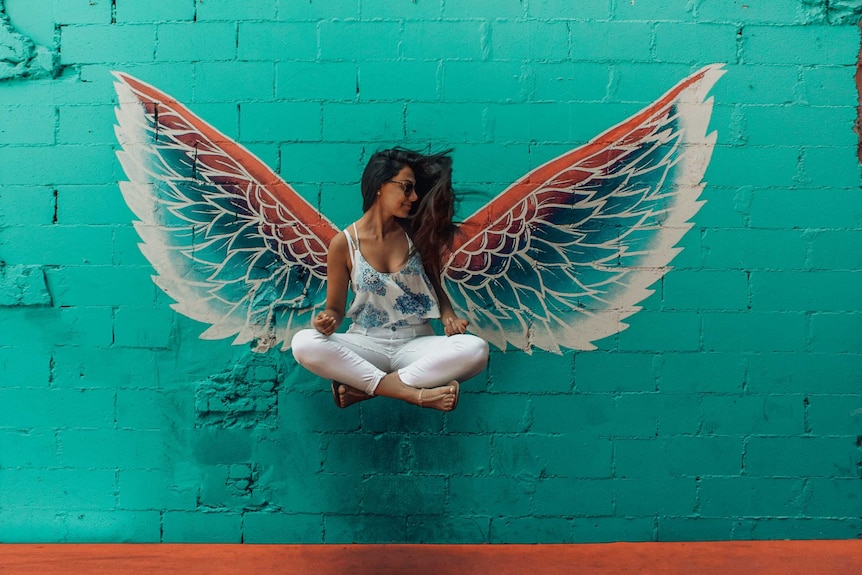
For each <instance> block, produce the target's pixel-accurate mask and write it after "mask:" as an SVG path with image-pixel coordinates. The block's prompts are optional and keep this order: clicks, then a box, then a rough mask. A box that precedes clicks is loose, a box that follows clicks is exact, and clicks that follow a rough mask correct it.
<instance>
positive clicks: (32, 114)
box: [0, 106, 57, 145]
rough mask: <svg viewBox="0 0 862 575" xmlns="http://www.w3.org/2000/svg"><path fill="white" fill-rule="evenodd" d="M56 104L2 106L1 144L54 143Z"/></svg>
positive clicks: (0, 108) (0, 120)
mask: <svg viewBox="0 0 862 575" xmlns="http://www.w3.org/2000/svg"><path fill="white" fill-rule="evenodd" d="M56 122H57V112H56V109H55V108H54V106H2V107H0V144H3V145H5V144H24V145H29V144H53V143H54V130H55V126H56Z"/></svg>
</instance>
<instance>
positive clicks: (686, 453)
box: [614, 436, 742, 479]
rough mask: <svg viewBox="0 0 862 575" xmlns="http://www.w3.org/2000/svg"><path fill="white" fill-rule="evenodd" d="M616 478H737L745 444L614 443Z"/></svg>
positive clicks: (714, 440) (728, 440)
mask: <svg viewBox="0 0 862 575" xmlns="http://www.w3.org/2000/svg"><path fill="white" fill-rule="evenodd" d="M614 464H615V477H618V478H621V479H638V478H653V479H658V478H662V477H679V476H686V477H692V476H695V477H697V476H702V475H737V474H739V472H740V470H741V467H742V440H741V439H740V438H733V437H684V436H677V437H671V438H668V439H651V440H644V439H614Z"/></svg>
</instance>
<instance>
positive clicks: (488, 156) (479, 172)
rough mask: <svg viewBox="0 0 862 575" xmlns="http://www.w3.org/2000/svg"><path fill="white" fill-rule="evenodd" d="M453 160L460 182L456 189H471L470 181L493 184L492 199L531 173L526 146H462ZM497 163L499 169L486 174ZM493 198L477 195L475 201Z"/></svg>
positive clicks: (528, 151)
mask: <svg viewBox="0 0 862 575" xmlns="http://www.w3.org/2000/svg"><path fill="white" fill-rule="evenodd" d="M551 157H553V156H551ZM543 158H544V157H543ZM548 159H550V158H548ZM456 160H457V162H458V164H457V167H456V168H455V173H456V174H457V177H458V180H459V181H460V182H461V183H459V189H464V188H466V189H471V188H470V187H468V186H472V183H473V182H485V183H493V184H495V186H494V187H493V188H494V189H493V196H496V195H497V194H499V193H500V192H502V191H503V190H504V189H505V188H507V187H509V186H510V185H511V184H512V183H513V182H515V181H516V180H517V179H519V178H520V177H522V176H523V175H525V174H526V173H527V172H529V171H530V161H531V158H530V148H529V146H528V145H526V144H493V145H490V144H462V145H460V146H458V155H457V157H456ZM497 162H499V166H500V169H499V170H497V171H494V172H490V173H489V171H488V170H487V169H485V166H489V165H492V164H495V163H497ZM493 196H492V195H491V194H488V195H487V196H481V195H478V194H477V196H476V198H475V200H476V201H477V202H481V205H484V204H485V203H487V202H488V201H489V200H491V198H492V197H493ZM465 207H466V206H462V208H465ZM476 207H477V208H478V207H479V206H478V205H477V206H476Z"/></svg>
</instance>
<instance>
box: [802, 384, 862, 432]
mask: <svg viewBox="0 0 862 575" xmlns="http://www.w3.org/2000/svg"><path fill="white" fill-rule="evenodd" d="M806 399H808V401H809V405H808V423H809V425H810V426H811V432H812V433H814V434H816V435H857V436H862V397H860V396H859V395H858V394H857V395H827V396H821V395H813V396H808V397H807V398H806Z"/></svg>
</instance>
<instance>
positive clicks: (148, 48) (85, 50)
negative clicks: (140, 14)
mask: <svg viewBox="0 0 862 575" xmlns="http://www.w3.org/2000/svg"><path fill="white" fill-rule="evenodd" d="M60 42H61V44H62V46H63V51H62V52H61V53H60V61H61V63H62V64H63V65H66V66H68V65H72V64H102V63H123V64H125V63H126V62H152V61H153V56H154V52H155V46H156V27H155V26H154V25H152V24H111V25H108V26H103V25H98V24H86V25H70V26H65V27H63V28H62V37H61V39H60Z"/></svg>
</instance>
